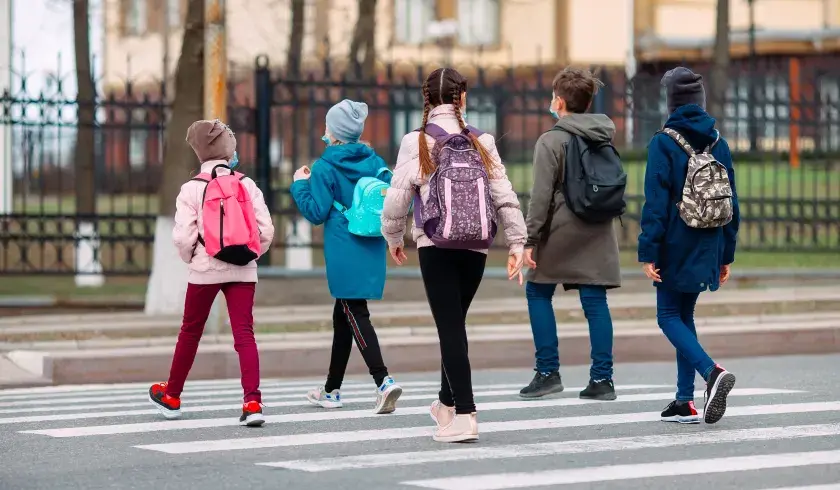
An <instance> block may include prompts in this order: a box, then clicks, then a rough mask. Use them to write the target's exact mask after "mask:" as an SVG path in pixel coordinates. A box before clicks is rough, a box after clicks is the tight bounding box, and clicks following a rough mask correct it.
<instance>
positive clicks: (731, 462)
mask: <svg viewBox="0 0 840 490" xmlns="http://www.w3.org/2000/svg"><path fill="white" fill-rule="evenodd" d="M838 463H840V451H811V452H802V453H782V454H762V455H755V456H737V457H731V458H710V459H689V460H678V461H662V462H659V463H642V464H623V465H610V466H589V467H586V468H573V469H568V470H551V471H536V472H529V473H498V474H490V475H487V474H484V475H471V476H459V477H453V478H437V479H430V480H415V481H407V482H401V484H402V485H411V486H415V487H422V488H434V489H437V490H504V489H508V488H532V487H538V486H548V485H571V484H575V483H595V482H606V481H616V480H638V479H642V478H655V477H662V476H683V475H705V474H709V473H728V472H735V471H755V470H765V469H774V468H795V467H800V466H816V465H826V464H838Z"/></svg>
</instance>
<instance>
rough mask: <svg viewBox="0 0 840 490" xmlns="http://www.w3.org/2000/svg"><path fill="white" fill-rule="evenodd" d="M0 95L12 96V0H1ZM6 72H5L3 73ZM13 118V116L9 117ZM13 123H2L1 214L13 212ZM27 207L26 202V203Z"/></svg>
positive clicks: (0, 139)
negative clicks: (5, 93)
mask: <svg viewBox="0 0 840 490" xmlns="http://www.w3.org/2000/svg"><path fill="white" fill-rule="evenodd" d="M0 70H1V71H0V96H2V95H3V94H4V92H7V93H8V94H9V97H10V98H11V97H12V93H13V91H14V90H13V88H12V0H0ZM3 72H5V73H3ZM9 119H11V117H10V118H9ZM12 179H13V175H12V123H11V120H10V121H9V122H8V123H6V124H0V214H4V213H11V212H12V192H13V186H12ZM24 209H26V204H24Z"/></svg>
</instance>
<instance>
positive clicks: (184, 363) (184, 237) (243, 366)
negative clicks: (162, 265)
mask: <svg viewBox="0 0 840 490" xmlns="http://www.w3.org/2000/svg"><path fill="white" fill-rule="evenodd" d="M187 142H188V143H189V144H190V146H191V147H192V149H193V151H195V154H196V156H198V159H199V160H200V161H201V173H203V174H211V173H212V172H213V171H214V169H215V171H216V173H217V175H218V176H223V175H227V174H229V173H231V172H232V170H231V169H230V162H231V160H232V159H233V157H234V152H235V151H236V138H235V137H234V135H233V132H232V131H231V130H230V129H229V128H228V127H227V126H226V125H224V124H222V123H221V122H220V121H218V120H216V121H197V122H195V123H193V124H192V126H190V128H189V130H188V131H187ZM219 165H223V167H217V166H219ZM240 181H241V183H242V185H243V186H244V188H245V189H246V190H247V191H248V194H249V195H250V197H251V202H252V205H253V208H254V215H255V216H256V222H257V227H258V228H259V233H260V237H259V241H260V254H264V253H265V252H266V251H268V247H269V245H270V244H271V240H272V239H273V238H274V225H273V224H272V222H271V214H270V213H269V211H268V207H267V206H266V204H265V200H264V199H263V195H262V192H260V189H259V188H258V187H257V185H256V183H255V182H254V181H253V180H251V179H249V178H247V177H244V176H243V178H242V179H241V180H240ZM207 185H208V183H207V182H204V181H201V180H198V179H193V180H190V181H188V182H187V183H185V184H184V185H183V186H181V192H180V193H179V194H178V200H177V204H176V211H175V228H174V229H173V230H172V235H173V238H174V241H175V246H176V247H177V249H178V253H179V254H180V256H181V259H182V260H183V261H184V262H186V263H187V264H189V284H188V285H187V296H186V301H185V304H184V320H183V323H182V325H181V332H180V334H178V343H177V344H176V346H175V355H174V357H173V359H172V367H171V369H170V371H169V380H168V381H167V382H166V383H157V384H154V385H152V387H151V388H149V400H150V401H151V402H152V403H154V405H155V406H156V407H157V408H158V410H159V411H160V412H161V414H163V416H164V417H166V418H167V419H175V418H178V417H180V416H181V399H180V396H181V391H183V389H184V382H185V381H186V379H187V375H188V374H189V372H190V368H191V367H192V364H193V361H194V360H195V355H196V351H197V350H198V342H199V340H200V339H201V334H202V332H203V331H204V324H205V323H206V322H207V317H208V316H209V315H210V308H211V306H212V305H213V301H214V300H215V298H216V295H217V294H218V293H219V291H221V292H222V293H223V294H224V295H225V301H226V302H227V307H228V312H229V313H230V325H231V330H232V331H233V339H234V348H235V349H236V352H237V353H238V354H239V368H240V370H241V373H242V389H243V391H244V395H245V400H244V401H245V403H244V404H243V406H242V416H241V417H240V419H239V422H240V424H241V425H248V426H259V425H262V424H263V423H264V422H265V419H264V418H263V414H262V408H261V402H262V399H261V395H260V390H259V386H260V361H259V354H258V352H257V343H256V341H255V340H254V318H253V308H254V289H255V286H256V283H257V263H256V261H251V262H250V263H248V264H246V265H243V266H237V265H233V264H230V263H227V262H223V261H221V260H218V259H216V258H214V257H210V256H209V255H208V254H207V252H206V250H205V248H204V242H203V240H200V239H199V233H200V232H201V231H202V230H204V223H203V219H202V206H203V198H204V191H205V188H206V187H207Z"/></svg>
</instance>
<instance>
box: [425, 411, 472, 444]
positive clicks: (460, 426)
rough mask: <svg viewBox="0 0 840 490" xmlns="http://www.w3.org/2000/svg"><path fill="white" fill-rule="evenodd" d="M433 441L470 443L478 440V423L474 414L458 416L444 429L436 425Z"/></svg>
mask: <svg viewBox="0 0 840 490" xmlns="http://www.w3.org/2000/svg"><path fill="white" fill-rule="evenodd" d="M433 439H434V440H435V441H437V442H471V441H477V440H478V421H477V420H476V416H475V412H473V413H471V414H458V415H455V418H454V419H452V422H450V423H449V425H447V426H445V427H441V426H440V425H438V428H437V430H435V435H434V437H433Z"/></svg>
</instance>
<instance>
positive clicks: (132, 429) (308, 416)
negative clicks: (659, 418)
mask: <svg viewBox="0 0 840 490" xmlns="http://www.w3.org/2000/svg"><path fill="white" fill-rule="evenodd" d="M515 393H517V392H515V391H477V392H475V393H474V395H475V396H476V397H479V398H480V397H485V396H511V395H514V394H515ZM697 393H698V396H702V392H697ZM732 393H733V394H734V395H735V396H756V395H771V394H772V395H774V394H787V393H795V392H793V391H788V390H775V389H768V390H764V389H747V388H745V389H742V390H735V391H733V392H732ZM436 395H437V393H427V394H417V395H403V396H402V397H400V400H401V401H410V400H426V401H429V402H431V401H432V400H434V399H435V398H436ZM673 396H674V395H673V393H640V394H635V395H622V396H621V397H620V398H619V399H618V400H616V401H615V402H612V403H621V402H638V401H651V400H654V401H655V400H670V399H671V398H673ZM730 396H732V395H730ZM371 402H372V400H349V401H348V400H345V401H344V403H371ZM597 403H601V402H599V401H597V400H581V399H579V398H555V399H548V400H518V401H501V402H490V403H481V404H479V405H478V408H479V409H481V410H511V409H522V408H539V407H560V406H574V405H591V404H597ZM220 406H223V407H228V409H230V410H233V409H238V408H240V405H209V406H203V407H193V408H190V409H186V408H185V409H184V412H185V413H187V412H199V411H208V409H209V410H222V409H221V408H218V407H220ZM284 406H285V407H291V406H311V405H310V404H309V403H308V402H279V403H267V404H266V407H284ZM317 410H318V412H305V413H293V414H283V415H266V416H265V419H266V422H272V423H290V422H314V421H320V420H331V421H332V420H345V419H359V418H372V417H377V416H378V415H376V414H374V413H373V412H371V411H370V410H351V411H345V410H341V411H336V410H328V411H323V409H317ZM428 410H429V409H428V407H426V406H419V407H404V408H399V409H397V411H396V412H394V414H393V415H394V416H400V415H418V414H424V413H427V412H428ZM125 413H129V414H131V415H145V414H156V413H157V410H156V409H150V410H134V411H125V412H100V413H82V414H61V415H43V416H26V417H13V418H7V419H0V424H9V423H22V422H38V421H51V420H74V419H84V418H97V417H118V416H120V415H119V414H125ZM115 414H116V415H115ZM238 425H239V422H238V420H237V419H235V418H231V417H222V418H210V419H198V420H168V421H162V422H142V423H134V424H119V425H114V424H110V425H100V426H83V427H67V428H55V429H39V430H31V431H21V433H26V434H40V435H47V436H51V437H81V436H92V435H111V434H131V433H138V432H150V431H167V430H179V429H206V428H211V427H227V426H238Z"/></svg>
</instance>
